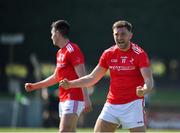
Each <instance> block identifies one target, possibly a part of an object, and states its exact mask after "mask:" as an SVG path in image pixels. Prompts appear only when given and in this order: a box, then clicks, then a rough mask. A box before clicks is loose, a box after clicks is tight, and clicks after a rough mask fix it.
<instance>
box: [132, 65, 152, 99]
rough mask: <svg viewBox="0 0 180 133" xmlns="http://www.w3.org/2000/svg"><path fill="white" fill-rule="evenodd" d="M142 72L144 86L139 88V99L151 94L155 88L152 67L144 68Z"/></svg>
mask: <svg viewBox="0 0 180 133" xmlns="http://www.w3.org/2000/svg"><path fill="white" fill-rule="evenodd" d="M140 72H141V74H142V76H143V78H144V86H138V87H137V91H136V93H137V95H138V96H139V97H142V96H144V95H146V94H148V93H150V92H151V90H152V88H153V86H154V81H153V76H152V71H151V68H150V67H142V68H141V69H140Z"/></svg>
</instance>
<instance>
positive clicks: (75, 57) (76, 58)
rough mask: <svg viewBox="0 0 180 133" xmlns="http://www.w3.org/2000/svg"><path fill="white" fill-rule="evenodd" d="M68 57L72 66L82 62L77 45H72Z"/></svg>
mask: <svg viewBox="0 0 180 133" xmlns="http://www.w3.org/2000/svg"><path fill="white" fill-rule="evenodd" d="M69 59H70V62H71V64H72V65H73V66H76V65H79V64H83V63H84V55H83V53H82V51H81V50H80V49H79V48H78V47H74V51H73V52H71V53H70V55H69Z"/></svg>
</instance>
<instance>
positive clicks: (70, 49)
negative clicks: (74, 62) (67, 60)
mask: <svg viewBox="0 0 180 133" xmlns="http://www.w3.org/2000/svg"><path fill="white" fill-rule="evenodd" d="M66 48H67V50H68V51H69V52H70V53H71V52H73V51H74V48H73V47H72V46H71V44H70V43H69V44H68V45H67V46H66Z"/></svg>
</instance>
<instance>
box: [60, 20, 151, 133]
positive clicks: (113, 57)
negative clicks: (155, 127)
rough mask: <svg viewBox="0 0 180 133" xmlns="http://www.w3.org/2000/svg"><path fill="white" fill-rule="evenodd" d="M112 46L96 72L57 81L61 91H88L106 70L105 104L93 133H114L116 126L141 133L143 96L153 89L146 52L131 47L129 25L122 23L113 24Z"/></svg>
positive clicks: (135, 46) (105, 52)
mask: <svg viewBox="0 0 180 133" xmlns="http://www.w3.org/2000/svg"><path fill="white" fill-rule="evenodd" d="M112 29H113V36H114V40H115V45H113V46H112V47H110V48H109V49H107V50H105V51H104V52H103V54H102V56H101V57H100V60H99V63H98V65H97V66H96V68H95V69H94V70H93V71H92V72H91V73H90V74H89V75H86V76H84V77H81V78H79V79H76V80H71V81H69V80H68V79H64V80H61V81H60V86H62V87H63V88H64V89H68V88H72V87H90V86H92V85H94V84H95V83H97V82H98V81H99V80H100V79H101V78H102V77H103V76H104V75H105V73H106V72H107V70H108V69H109V70H110V87H109V93H108V96H107V100H106V103H105V105H104V107H103V109H102V112H101V114H100V115H99V117H98V119H97V121H96V125H95V128H94V131H95V132H115V130H116V129H117V127H118V126H119V125H121V126H122V128H125V129H129V131H130V132H145V131H146V127H145V116H144V108H143V107H144V95H146V94H148V93H149V92H150V91H151V90H152V88H153V77H152V72H151V69H150V62H149V58H148V56H147V54H146V52H145V51H144V50H143V49H142V48H141V47H140V46H138V45H137V44H134V43H132V42H131V41H130V40H131V38H132V25H131V24H130V23H129V22H127V21H124V20H120V21H117V22H115V23H114V24H113V27H112Z"/></svg>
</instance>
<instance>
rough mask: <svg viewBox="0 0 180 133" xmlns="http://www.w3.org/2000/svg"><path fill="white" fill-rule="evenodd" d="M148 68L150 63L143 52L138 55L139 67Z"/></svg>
mask: <svg viewBox="0 0 180 133" xmlns="http://www.w3.org/2000/svg"><path fill="white" fill-rule="evenodd" d="M149 66H150V61H149V57H148V55H147V54H146V53H145V52H142V53H141V54H140V55H139V67H140V68H142V67H149Z"/></svg>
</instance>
